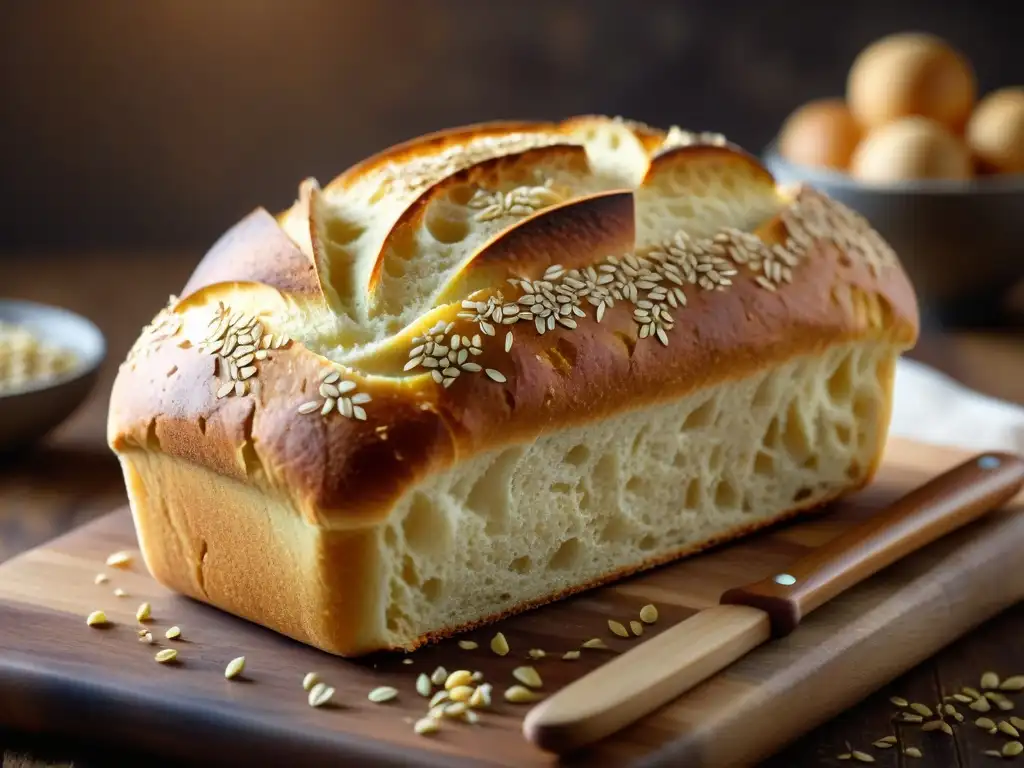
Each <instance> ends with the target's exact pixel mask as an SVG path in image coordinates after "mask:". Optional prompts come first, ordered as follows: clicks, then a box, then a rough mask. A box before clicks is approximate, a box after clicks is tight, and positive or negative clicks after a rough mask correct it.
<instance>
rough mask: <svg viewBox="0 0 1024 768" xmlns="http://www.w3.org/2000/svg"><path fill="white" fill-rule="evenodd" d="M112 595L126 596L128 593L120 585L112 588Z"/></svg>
mask: <svg viewBox="0 0 1024 768" xmlns="http://www.w3.org/2000/svg"><path fill="white" fill-rule="evenodd" d="M114 597H128V593H127V592H125V591H124V590H123V589H121V588H120V587H117V588H116V589H114Z"/></svg>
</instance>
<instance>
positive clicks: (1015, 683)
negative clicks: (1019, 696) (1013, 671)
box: [999, 675, 1024, 692]
mask: <svg viewBox="0 0 1024 768" xmlns="http://www.w3.org/2000/svg"><path fill="white" fill-rule="evenodd" d="M999 690H1000V691H1011V692H1014V691H1024V675H1013V676H1011V677H1008V678H1006V679H1005V680H1003V682H1001V683H1000V684H999Z"/></svg>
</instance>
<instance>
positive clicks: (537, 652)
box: [526, 648, 547, 659]
mask: <svg viewBox="0 0 1024 768" xmlns="http://www.w3.org/2000/svg"><path fill="white" fill-rule="evenodd" d="M526 655H527V656H529V657H530V658H531V659H543V658H544V657H545V656H547V654H546V653H545V652H544V651H542V650H541V649H540V648H531V649H530V650H529V651H528V652H527V654H526Z"/></svg>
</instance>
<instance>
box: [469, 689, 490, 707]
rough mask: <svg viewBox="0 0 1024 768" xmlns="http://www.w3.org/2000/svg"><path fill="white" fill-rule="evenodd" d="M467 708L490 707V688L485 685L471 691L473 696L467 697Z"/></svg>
mask: <svg viewBox="0 0 1024 768" xmlns="http://www.w3.org/2000/svg"><path fill="white" fill-rule="evenodd" d="M469 706H471V707H473V709H480V708H482V707H489V706H491V686H490V685H489V684H487V683H485V684H484V685H481V686H480V687H479V688H477V689H476V690H475V691H473V695H472V696H470V697H469Z"/></svg>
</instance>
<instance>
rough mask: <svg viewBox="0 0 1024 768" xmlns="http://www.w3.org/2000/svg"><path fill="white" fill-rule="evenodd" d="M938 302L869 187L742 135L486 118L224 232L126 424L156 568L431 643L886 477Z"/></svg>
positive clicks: (275, 609)
mask: <svg viewBox="0 0 1024 768" xmlns="http://www.w3.org/2000/svg"><path fill="white" fill-rule="evenodd" d="M917 314H918V313H917V305H916V300H915V296H914V292H913V290H912V287H911V285H910V284H909V282H908V280H907V278H906V276H905V275H904V272H903V270H902V268H901V267H900V264H899V262H898V260H897V259H896V257H895V255H894V254H893V252H892V251H891V249H890V248H889V247H888V246H887V245H886V244H885V242H884V241H883V240H882V238H881V237H880V236H879V235H878V234H877V233H876V232H875V231H873V230H872V229H871V228H870V226H869V225H868V224H867V223H866V222H865V221H864V220H863V219H862V218H861V217H860V216H858V215H856V214H855V213H853V212H852V211H850V210H848V209H846V208H844V207H843V206H842V205H840V204H838V203H836V202H833V201H832V200H830V199H828V198H827V197H825V196H823V195H821V194H819V193H817V192H815V191H813V190H811V189H807V188H794V189H786V188H779V187H777V186H776V185H775V183H774V181H773V179H772V177H771V175H770V174H769V173H768V172H767V171H765V169H764V168H762V167H761V166H760V165H759V164H758V163H757V162H756V161H755V160H754V159H753V158H751V157H750V156H748V155H747V154H745V153H743V152H742V151H741V150H739V149H738V148H737V147H735V146H733V145H731V144H730V143H728V142H726V141H725V140H724V139H723V138H722V137H721V136H719V135H717V134H694V133H688V132H685V131H682V130H679V129H678V128H673V129H671V130H670V131H668V132H663V131H660V130H656V129H654V128H651V127H649V126H646V125H643V124H639V123H634V122H630V121H627V120H623V119H620V118H615V119H611V118H604V117H580V118H574V119H571V120H568V121H566V122H563V123H531V122H516V123H513V122H503V123H492V124H482V125H475V126H470V127H466V128H459V129H455V130H450V131H444V132H441V133H436V134H432V135H429V136H425V137H423V138H421V139H417V140H414V141H411V142H408V143H405V144H401V145H399V146H396V147H393V148H391V149H388V150H386V151H384V152H382V153H381V154H378V155H376V156H374V157H372V158H370V159H369V160H366V161H364V162H362V163H360V164H358V165H356V166H354V167H353V168H351V169H349V170H348V171H346V172H345V173H343V174H342V175H341V176H339V177H338V178H336V179H335V180H334V181H332V182H331V183H330V184H328V185H326V186H324V187H320V186H319V185H318V184H317V182H316V181H314V180H312V179H309V180H306V181H305V182H303V184H302V185H301V187H300V192H299V196H298V200H297V201H296V203H295V204H294V205H293V206H292V207H291V208H290V209H289V210H287V211H286V212H284V213H282V214H280V215H278V216H273V215H271V214H270V213H268V212H267V211H266V210H264V209H257V210H256V211H254V212H253V213H251V214H250V215H249V216H247V217H246V218H245V219H243V220H242V221H241V222H240V223H238V224H237V225H236V226H235V227H234V228H233V229H231V230H230V231H228V232H227V234H225V235H224V236H223V237H222V238H221V240H220V241H219V242H217V243H216V244H215V245H214V246H213V248H212V249H211V250H210V251H209V253H208V254H207V255H206V256H205V258H204V259H203V260H202V262H201V263H200V265H199V266H198V267H197V269H196V270H195V272H194V274H193V275H192V277H191V279H190V280H189V282H188V284H187V285H186V286H184V289H183V290H182V291H181V294H180V296H179V297H172V298H171V301H170V303H169V304H168V306H167V307H166V308H164V309H163V310H161V311H160V312H159V314H157V315H156V317H155V319H154V320H153V321H152V323H151V324H150V325H148V326H147V327H146V328H145V329H143V331H142V334H141V336H140V337H139V339H138V341H137V342H136V344H135V345H134V347H133V348H132V350H131V352H130V354H129V355H128V357H127V359H126V360H125V362H124V363H123V365H122V366H121V369H120V372H119V375H118V377H117V382H116V384H115V386H114V391H113V395H112V399H111V405H110V417H109V431H108V437H109V442H110V446H111V447H112V449H113V450H114V451H115V452H116V454H117V456H118V457H119V459H120V462H121V465H122V467H123V470H124V476H125V481H126V485H127V489H128V493H129V497H130V499H131V507H132V511H133V514H134V520H135V525H136V529H137V532H138V537H139V542H140V546H141V548H142V552H143V554H144V557H145V561H146V564H147V566H148V568H149V569H150V571H151V572H152V573H153V575H154V576H155V577H156V578H157V579H158V580H159V581H160V582H162V583H163V584H165V585H167V586H169V587H171V588H172V589H174V590H177V591H179V592H181V593H184V594H186V595H190V596H191V597H193V598H196V599H198V600H202V601H205V602H207V603H210V604H212V605H214V606H217V607H219V608H221V609H223V610H225V611H229V612H231V613H233V614H236V615H238V616H241V617H245V618H246V619H249V620H251V621H253V622H257V623H258V624H261V625H264V626H266V627H269V628H271V629H274V630H276V631H278V632H281V633H284V634H285V635H289V636H291V637H293V638H296V639H298V640H300V641H302V642H305V643H308V644H311V645H313V646H317V647H319V648H321V649H323V650H325V651H329V652H331V653H335V654H341V655H344V656H352V655H359V654H364V653H367V652H370V651H374V650H378V649H389V648H390V649H399V648H401V649H412V648H415V647H417V646H419V645H420V644H422V643H424V642H426V641H429V640H431V639H436V638H442V637H445V636H449V635H452V634H454V633H457V632H459V631H461V630H464V629H466V628H469V627H473V626H475V625H479V624H482V623H485V622H491V621H494V620H496V619H499V618H501V617H503V616H507V615H509V614H512V613H515V612H518V611H522V610H524V609H527V608H529V607H531V606H536V605H540V604H542V603H546V602H548V601H551V600H556V599H558V598H561V597H564V596H567V595H570V594H572V593H574V592H578V591H580V590H584V589H587V588H589V587H593V586H595V585H599V584H602V583H605V582H608V581H610V580H613V579H617V578H620V577H622V576H625V575H627V574H630V573H633V572H636V571H639V570H641V569H644V568H649V567H651V566H655V565H658V564H660V563H665V562H668V561H670V560H672V559H674V558H678V557H681V556H683V555H686V554H688V553H693V552H697V551H698V550H701V549H704V548H706V547H708V546H711V545H713V544H716V543H719V542H724V541H728V540H730V539H734V538H736V537H738V536H742V535H744V534H747V533H749V532H751V531H754V530H756V529H758V528H761V527H763V526H765V525H769V524H771V523H774V522H777V521H779V520H783V519H785V518H788V517H790V516H792V515H795V514H797V513H799V512H803V511H808V510H812V509H814V508H818V507H820V506H821V505H822V504H823V503H824V502H827V501H829V500H831V499H834V498H836V497H838V496H840V495H842V494H845V493H847V492H849V491H851V490H854V489H856V488H858V487H860V486H862V485H864V484H865V483H866V482H867V481H868V480H869V479H870V477H871V475H872V473H873V471H874V469H875V467H876V465H877V464H878V461H879V458H880V455H881V452H882V448H883V445H884V443H885V438H886V431H887V428H888V421H889V413H890V406H891V398H892V384H893V373H894V366H895V363H896V359H897V357H898V356H899V354H900V353H901V352H902V351H903V350H906V349H907V348H909V347H910V346H912V345H913V343H914V342H915V340H916V337H917V333H918V317H917Z"/></svg>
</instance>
